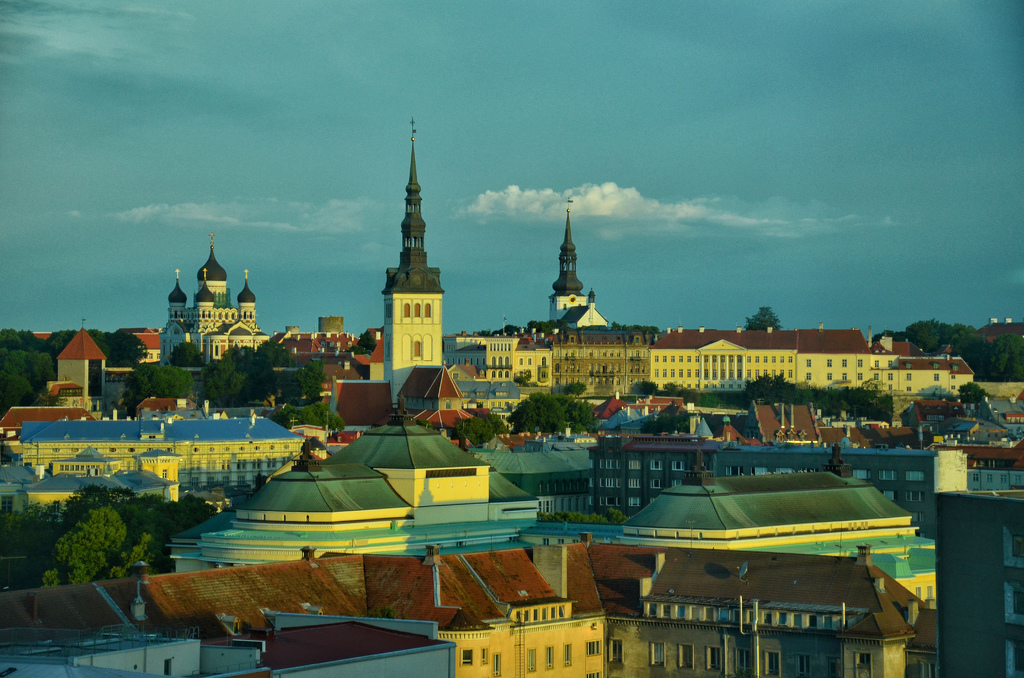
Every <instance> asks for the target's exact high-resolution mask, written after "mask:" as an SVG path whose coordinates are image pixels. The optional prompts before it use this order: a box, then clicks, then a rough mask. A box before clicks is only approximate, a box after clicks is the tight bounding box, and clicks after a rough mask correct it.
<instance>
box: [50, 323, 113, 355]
mask: <svg viewBox="0 0 1024 678" xmlns="http://www.w3.org/2000/svg"><path fill="white" fill-rule="evenodd" d="M106 359H107V356H106V355H104V353H103V351H101V350H100V347H99V346H97V345H96V342H95V341H93V338H92V337H91V336H89V333H88V332H87V331H86V330H85V328H84V327H83V328H82V329H80V330H78V334H76V335H75V336H73V337H72V338H71V341H69V342H68V345H67V346H65V347H64V350H63V351H61V352H60V355H58V356H57V360H106Z"/></svg>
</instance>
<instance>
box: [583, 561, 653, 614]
mask: <svg viewBox="0 0 1024 678" xmlns="http://www.w3.org/2000/svg"><path fill="white" fill-rule="evenodd" d="M664 552H665V549H655V548H647V547H642V546H620V545H617V544H598V543H594V544H591V545H590V547H589V548H588V549H587V555H588V556H589V558H590V566H591V569H592V570H593V572H594V580H595V583H596V585H597V591H598V594H599V596H600V599H601V604H602V606H603V607H604V610H605V612H608V613H609V614H625V615H635V614H637V613H639V612H640V579H642V578H643V577H651V576H653V575H654V567H655V557H656V554H658V553H664Z"/></svg>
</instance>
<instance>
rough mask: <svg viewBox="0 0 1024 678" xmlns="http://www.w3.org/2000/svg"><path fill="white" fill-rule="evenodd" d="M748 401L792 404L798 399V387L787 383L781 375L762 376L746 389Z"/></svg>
mask: <svg viewBox="0 0 1024 678" xmlns="http://www.w3.org/2000/svg"><path fill="white" fill-rule="evenodd" d="M744 392H745V393H746V400H747V402H750V401H751V400H753V401H754V402H764V403H792V402H795V400H794V399H795V398H796V385H795V384H791V383H790V382H788V381H786V378H785V377H783V376H782V375H781V374H777V375H774V376H768V375H767V374H762V375H761V376H760V377H758V378H757V379H752V380H750V381H748V382H747V383H746V386H745V387H744Z"/></svg>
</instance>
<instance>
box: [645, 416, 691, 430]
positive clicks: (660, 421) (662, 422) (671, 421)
mask: <svg viewBox="0 0 1024 678" xmlns="http://www.w3.org/2000/svg"><path fill="white" fill-rule="evenodd" d="M640 430H641V431H642V432H643V433H691V432H692V431H690V418H689V417H688V416H686V415H685V414H669V413H667V412H661V413H660V414H658V416H656V417H648V418H647V420H646V421H644V423H643V425H642V426H641V427H640Z"/></svg>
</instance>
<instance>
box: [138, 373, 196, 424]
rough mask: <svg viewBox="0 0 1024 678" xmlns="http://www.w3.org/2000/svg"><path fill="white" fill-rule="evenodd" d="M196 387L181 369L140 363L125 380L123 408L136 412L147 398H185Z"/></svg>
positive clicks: (189, 375) (189, 376) (190, 376)
mask: <svg viewBox="0 0 1024 678" xmlns="http://www.w3.org/2000/svg"><path fill="white" fill-rule="evenodd" d="M194 386H195V384H194V383H193V381H192V375H191V374H189V373H188V372H186V371H185V370H183V369H181V368H180V367H174V366H173V365H154V364H152V363H139V364H138V365H136V366H135V369H134V370H132V371H131V372H130V373H129V374H128V375H127V376H126V377H125V378H124V391H123V392H122V393H121V407H122V408H124V409H125V411H127V412H134V411H135V409H136V408H137V407H138V406H139V403H141V402H142V401H143V400H145V399H146V398H184V397H185V396H187V395H189V394H190V393H192V388H193V387H194Z"/></svg>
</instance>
